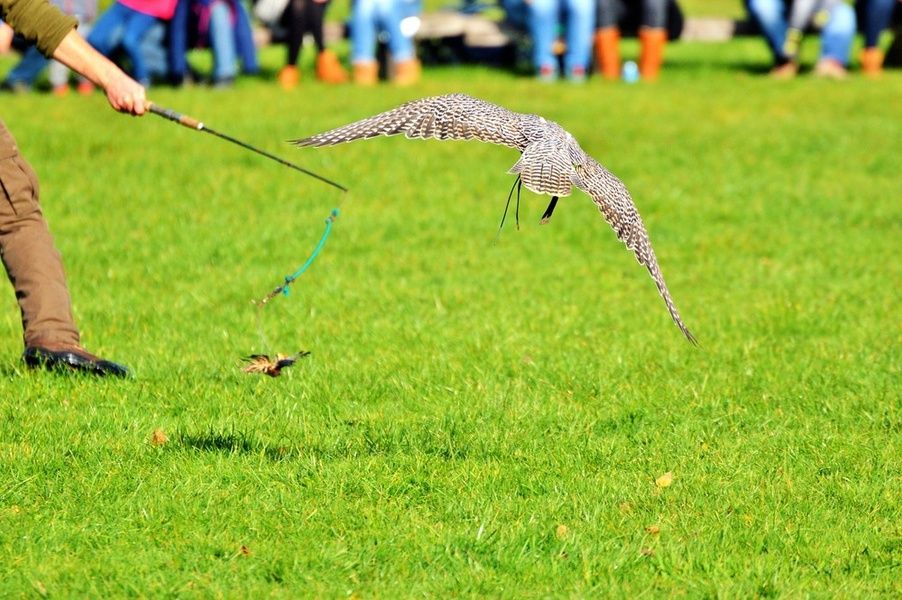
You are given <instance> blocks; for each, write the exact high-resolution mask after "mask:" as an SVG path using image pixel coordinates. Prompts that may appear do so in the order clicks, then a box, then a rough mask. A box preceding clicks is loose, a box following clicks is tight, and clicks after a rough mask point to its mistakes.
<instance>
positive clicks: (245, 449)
mask: <svg viewBox="0 0 902 600" xmlns="http://www.w3.org/2000/svg"><path fill="white" fill-rule="evenodd" d="M174 441H175V444H174V446H177V447H184V448H191V449H194V450H199V451H201V452H221V453H224V454H247V455H263V456H265V457H266V458H268V459H270V460H283V459H284V458H286V457H287V456H288V452H286V450H285V448H283V447H272V446H268V445H267V444H265V443H263V442H261V441H260V440H258V439H256V438H254V437H253V436H251V435H248V434H247V433H244V432H236V431H230V432H218V431H214V430H210V431H207V432H205V433H199V434H190V433H181V434H178V435H177V436H176V437H175V440H174Z"/></svg>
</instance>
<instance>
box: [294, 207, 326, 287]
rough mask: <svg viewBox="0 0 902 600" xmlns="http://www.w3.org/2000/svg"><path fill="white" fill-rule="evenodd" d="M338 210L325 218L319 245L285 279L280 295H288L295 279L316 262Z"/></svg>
mask: <svg viewBox="0 0 902 600" xmlns="http://www.w3.org/2000/svg"><path fill="white" fill-rule="evenodd" d="M338 214H339V213H338V209H337V208H333V209H332V212H331V213H330V214H329V216H328V218H326V230H325V231H324V232H323V235H322V237H321V238H319V243H318V244H317V245H316V248H314V249H313V252H311V253H310V256H309V257H307V261H306V262H304V264H303V265H301V268H300V269H298V270H297V271H295V272H294V273H293V274H291V275H288V276H286V277H285V283H284V285H282V295H284V296H287V295H288V286H290V285H291V284H292V283H293V282H294V280H295V279H297V278H298V277H300V276H301V275H303V274H304V271H306V270H307V269H308V268H309V267H310V265H312V264H313V261H314V260H316V257H317V256H319V253H320V251H322V249H323V246H325V245H326V240H327V239H329V234H330V233H332V224H333V223H335V219H337V218H338Z"/></svg>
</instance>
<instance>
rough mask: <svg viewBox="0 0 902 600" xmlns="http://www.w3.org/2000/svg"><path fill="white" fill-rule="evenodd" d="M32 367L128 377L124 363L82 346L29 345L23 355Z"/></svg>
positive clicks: (101, 375) (26, 362) (27, 363)
mask: <svg viewBox="0 0 902 600" xmlns="http://www.w3.org/2000/svg"><path fill="white" fill-rule="evenodd" d="M22 358H23V359H24V360H25V364H26V365H28V367H29V368H31V369H36V368H38V367H42V368H44V369H48V370H50V369H65V370H69V371H78V372H80V373H87V374H89V375H97V376H99V377H103V376H107V375H109V376H111V377H128V369H127V368H126V367H124V366H123V365H120V364H117V363H114V362H112V361H109V360H104V359H102V358H100V357H98V356H94V355H93V354H91V353H90V352H88V351H87V350H85V349H84V348H81V347H80V346H59V347H42V346H29V347H28V348H25V353H24V354H23V355H22Z"/></svg>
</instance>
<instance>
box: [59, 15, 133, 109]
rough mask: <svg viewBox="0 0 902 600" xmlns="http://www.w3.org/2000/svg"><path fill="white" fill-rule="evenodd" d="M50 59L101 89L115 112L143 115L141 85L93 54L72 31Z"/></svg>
mask: <svg viewBox="0 0 902 600" xmlns="http://www.w3.org/2000/svg"><path fill="white" fill-rule="evenodd" d="M53 58H55V59H56V60H58V61H60V62H61V63H63V64H64V65H66V66H67V67H69V68H70V69H72V70H73V71H77V72H78V73H80V74H82V75H84V76H85V77H87V78H88V79H90V80H91V82H93V83H94V84H95V85H98V86H100V87H101V88H103V90H104V91H105V92H106V97H107V100H109V102H110V106H112V107H113V108H115V109H116V110H118V111H121V112H127V113H131V114H133V115H143V114H144V112H145V110H146V104H147V97H146V91H145V90H144V86H142V85H141V84H140V83H138V82H137V81H135V80H134V79H132V78H131V77H129V76H128V75H126V74H125V73H123V72H122V70H121V69H120V68H119V67H117V66H116V65H115V64H113V63H112V61H110V60H109V59H108V58H106V57H105V56H104V55H102V54H100V53H99V52H97V51H96V50H95V49H94V48H93V47H91V45H90V44H88V42H86V41H85V40H84V38H82V37H81V36H80V35H79V34H78V33H77V32H76V31H75V30H74V29H73V30H72V31H70V32H69V33H68V34H67V35H66V37H64V38H63V41H62V42H60V45H59V46H57V47H56V50H55V51H54V52H53Z"/></svg>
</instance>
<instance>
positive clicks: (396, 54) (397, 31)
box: [351, 0, 415, 63]
mask: <svg viewBox="0 0 902 600" xmlns="http://www.w3.org/2000/svg"><path fill="white" fill-rule="evenodd" d="M404 4H405V3H404V1H403V0H356V1H355V2H354V7H353V8H352V10H351V62H353V63H366V62H372V61H374V60H375V59H376V34H377V32H378V31H379V30H380V29H381V30H383V31H385V33H387V34H388V50H389V52H391V55H392V60H394V61H395V62H401V61H406V60H412V59H413V58H414V54H415V52H414V47H413V38H410V37H407V36H405V35H404V34H402V33H401V19H403V18H404V17H405V16H406V15H405V14H404V13H405V6H404Z"/></svg>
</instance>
